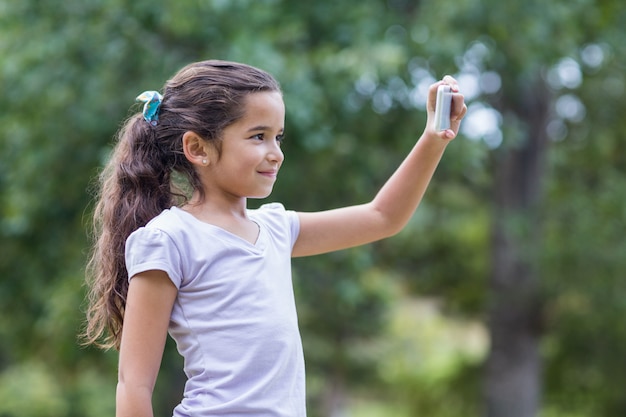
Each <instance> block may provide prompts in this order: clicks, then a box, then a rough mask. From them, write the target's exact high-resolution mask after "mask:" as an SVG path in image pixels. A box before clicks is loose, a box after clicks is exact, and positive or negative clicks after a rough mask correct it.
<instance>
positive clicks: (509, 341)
mask: <svg viewBox="0 0 626 417" xmlns="http://www.w3.org/2000/svg"><path fill="white" fill-rule="evenodd" d="M520 90H521V91H520V93H519V94H520V95H519V96H518V98H519V100H518V101H516V102H515V104H513V105H510V106H506V105H505V106H503V107H505V108H504V109H501V111H502V112H503V114H505V115H507V114H511V113H512V114H513V118H514V119H517V120H519V121H521V122H522V125H524V126H525V127H526V130H525V132H524V134H522V135H521V139H520V140H519V141H517V142H518V143H510V142H507V141H505V142H504V146H503V147H502V149H500V150H499V151H498V152H500V153H499V154H498V155H497V159H496V169H495V172H496V180H495V190H494V191H495V193H494V194H495V196H494V197H495V199H494V203H495V204H494V205H495V210H494V222H493V234H492V268H491V278H490V292H491V293H490V298H489V299H490V305H489V330H490V336H491V349H490V352H489V356H488V358H487V364H486V375H485V391H486V393H485V394H486V402H487V407H486V411H487V413H486V414H487V416H488V417H534V416H536V415H537V413H538V411H539V407H540V401H541V400H540V397H541V357H540V353H539V342H540V333H541V315H542V314H541V306H540V304H541V302H540V295H539V276H538V273H539V271H538V268H537V256H536V252H535V251H536V250H537V249H538V248H539V247H540V243H541V237H540V235H541V230H540V224H539V221H538V220H539V219H538V217H539V216H538V205H539V203H540V200H541V196H542V192H541V188H542V183H543V179H544V177H545V164H544V159H545V154H546V151H547V141H548V139H547V137H546V133H545V125H546V121H547V118H548V110H549V102H550V100H549V99H550V94H549V92H548V89H547V88H546V86H545V85H544V83H543V82H541V81H539V82H537V83H535V85H534V86H530V85H529V86H527V88H523V89H520ZM506 119H507V117H506V116H505V120H506ZM507 139H510V138H507Z"/></svg>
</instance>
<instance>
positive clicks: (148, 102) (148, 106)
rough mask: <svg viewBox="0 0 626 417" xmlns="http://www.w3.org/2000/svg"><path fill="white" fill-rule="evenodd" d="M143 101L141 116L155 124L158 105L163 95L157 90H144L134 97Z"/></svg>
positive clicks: (157, 115) (157, 116) (157, 118)
mask: <svg viewBox="0 0 626 417" xmlns="http://www.w3.org/2000/svg"><path fill="white" fill-rule="evenodd" d="M136 100H137V101H141V102H143V103H144V105H143V118H144V119H145V120H146V122H148V123H150V124H151V125H152V126H156V125H157V122H158V120H159V107H160V106H161V102H162V101H163V96H162V95H161V94H159V92H158V91H144V92H143V93H141V94H139V95H138V96H137V98H136Z"/></svg>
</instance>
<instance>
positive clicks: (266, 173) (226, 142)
mask: <svg viewBox="0 0 626 417" xmlns="http://www.w3.org/2000/svg"><path fill="white" fill-rule="evenodd" d="M244 103H245V113H244V116H243V117H242V118H241V119H239V120H238V121H237V122H235V123H233V124H232V125H230V126H228V127H226V128H225V129H224V131H223V136H222V143H221V155H220V157H219V159H217V160H215V161H213V162H212V163H211V164H209V167H208V168H209V169H211V173H210V175H208V176H207V178H206V181H207V182H209V183H210V184H205V186H208V192H209V195H210V193H214V192H221V193H224V194H227V195H229V196H232V197H235V198H240V197H251V198H264V197H267V196H268V195H269V194H270V193H271V191H272V188H273V186H274V182H276V177H277V174H278V170H279V169H280V166H281V164H282V162H283V159H284V155H283V152H282V151H281V149H280V145H281V141H282V136H283V132H284V125H285V105H284V103H283V98H282V95H281V94H280V93H278V92H260V93H252V94H250V95H248V97H247V98H246V100H245V102H244Z"/></svg>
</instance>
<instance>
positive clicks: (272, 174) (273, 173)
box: [259, 171, 278, 178]
mask: <svg viewBox="0 0 626 417" xmlns="http://www.w3.org/2000/svg"><path fill="white" fill-rule="evenodd" d="M259 174H261V175H263V176H264V177H271V178H276V176H277V175H278V171H259Z"/></svg>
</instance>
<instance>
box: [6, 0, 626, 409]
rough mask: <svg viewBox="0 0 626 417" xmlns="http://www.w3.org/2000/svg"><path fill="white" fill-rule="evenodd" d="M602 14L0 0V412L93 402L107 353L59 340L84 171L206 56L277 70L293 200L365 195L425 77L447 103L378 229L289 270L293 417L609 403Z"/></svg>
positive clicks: (446, 5)
mask: <svg viewBox="0 0 626 417" xmlns="http://www.w3.org/2000/svg"><path fill="white" fill-rule="evenodd" d="M625 28H626V8H624V5H623V2H622V0H595V1H594V0H551V1H544V0H513V1H499V0H454V1H451V0H437V1H435V0H420V1H418V0H342V1H331V0H317V1H314V2H304V1H294V0H230V1H229V0H195V1H192V0H181V1H170V2H163V1H155V0H150V1H149V0H133V1H129V0H90V1H81V0H62V1H61V0H48V1H39V0H20V1H13V0H0V98H1V100H0V236H1V241H0V280H1V281H0V416H2V417H104V416H112V415H113V414H114V395H115V384H116V372H117V370H116V364H117V354H116V352H102V351H99V350H97V349H94V348H84V347H80V346H79V344H78V341H77V334H78V333H79V331H80V328H81V326H82V324H83V319H84V307H85V305H84V301H83V297H84V286H83V282H84V275H83V272H84V265H85V261H86V256H87V253H88V251H89V246H90V238H89V235H88V230H89V224H90V213H91V211H92V208H93V201H92V199H93V196H92V188H93V184H94V179H95V177H96V176H97V174H98V172H99V169H100V168H101V167H102V165H103V163H104V161H105V160H106V159H107V157H108V154H109V152H110V150H111V144H112V138H113V136H114V134H115V132H116V130H117V129H118V127H119V126H120V124H121V123H122V121H123V120H124V119H125V118H126V117H127V116H129V115H130V114H131V113H132V112H135V111H138V110H139V106H138V105H134V104H133V103H134V99H135V97H136V96H137V95H138V94H139V93H140V92H142V91H144V90H148V89H160V88H161V86H162V85H163V83H164V82H165V80H166V79H167V78H169V77H170V76H172V75H173V74H174V73H175V72H176V71H177V70H178V69H179V68H180V67H182V66H183V65H185V64H187V63H189V62H191V61H197V60H203V59H209V58H219V59H228V60H236V61H242V62H245V63H248V64H252V65H255V66H258V67H260V68H263V69H265V70H267V71H269V72H271V73H272V74H274V75H275V76H276V77H277V79H278V80H279V81H280V82H281V84H282V87H283V90H284V97H285V102H286V105H287V120H286V123H287V126H286V132H287V141H286V143H285V145H284V151H285V153H286V160H285V164H284V165H283V169H282V171H281V176H280V178H279V181H278V183H277V185H276V187H275V192H274V194H273V195H272V196H271V197H270V199H269V200H275V201H281V202H283V203H284V204H285V205H286V206H287V207H288V208H290V209H295V210H318V209H326V208H332V207H337V206H343V205H346V204H354V203H361V202H365V201H368V200H369V199H370V198H371V197H372V196H373V195H374V193H375V192H376V191H377V190H378V188H379V187H380V186H381V185H382V183H383V182H384V180H385V179H386V178H387V177H388V176H389V175H390V174H391V173H392V172H393V170H394V169H395V168H396V167H397V165H398V164H399V163H400V162H401V160H402V158H403V157H404V155H405V154H406V153H407V152H408V151H409V149H410V148H411V147H412V145H413V144H414V142H415V141H416V140H417V138H418V137H419V136H420V134H421V132H422V130H423V127H424V123H425V113H424V109H425V97H426V90H427V87H428V85H430V84H431V83H432V82H434V81H435V80H437V79H439V78H441V77H442V76H443V75H444V74H452V75H454V76H455V77H456V78H457V79H458V80H459V82H460V84H461V88H462V90H463V92H464V94H465V98H466V102H467V104H468V107H469V111H468V114H467V117H466V119H465V121H464V124H463V128H462V132H461V134H460V136H459V137H458V138H457V139H456V140H454V142H453V143H452V144H451V145H450V146H449V147H448V150H447V151H446V154H445V156H444V158H443V161H442V162H441V164H440V166H439V169H438V171H437V173H436V175H435V179H434V180H433V182H432V184H431V187H430V188H429V190H428V192H427V194H426V197H425V199H424V201H423V204H422V205H421V207H420V208H419V209H418V211H417V213H416V214H415V215H414V217H413V218H412V220H411V222H410V224H409V225H408V226H407V228H406V229H405V230H404V231H403V232H402V233H400V234H399V235H397V236H395V237H393V238H391V239H388V240H385V241H382V242H379V243H376V244H373V245H368V246H365V247H362V248H358V249H354V250H347V251H342V252H337V253H333V254H329V255H324V256H318V257H314V258H309V259H296V260H295V261H294V275H295V276H294V279H295V286H296V293H297V294H296V296H297V302H298V308H299V315H300V324H301V330H302V337H303V342H304V348H305V356H306V361H307V378H308V379H307V384H308V410H309V415H310V416H311V417H322V416H324V417H327V416H330V417H383V416H384V417H387V416H396V417H413V416H430V417H452V416H455V417H456V416H489V417H534V416H540V415H541V416H543V417H587V416H593V417H617V416H624V415H626V391H625V387H626V359H625V357H626V325H625V324H624V317H625V316H626V296H625V295H626V279H625V278H626V277H625V275H626V273H625V272H624V271H626V256H625V255H626V239H625V238H624V234H625V220H626V204H625V202H624V199H625V196H626V152H624V150H623V148H620V146H623V145H622V144H623V143H624V132H625V131H626V117H624V116H625V115H626V100H624V93H625V89H626V43H624V39H625V36H626V29H625ZM263 202H265V201H251V202H250V205H251V207H256V206H258V205H260V204H261V203H263ZM364 227H366V225H364ZM181 366H182V364H181V361H180V359H179V357H178V354H177V353H176V350H175V347H174V346H173V344H171V343H168V346H167V349H166V353H165V357H164V361H163V366H162V370H161V373H160V376H159V380H158V383H157V387H156V393H155V397H154V403H155V410H156V411H155V415H158V416H168V415H171V409H172V407H173V406H174V405H175V404H176V403H177V402H178V401H179V399H180V396H181V392H182V385H183V383H184V376H183V374H182V372H181V370H180V368H181Z"/></svg>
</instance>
